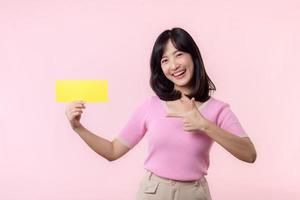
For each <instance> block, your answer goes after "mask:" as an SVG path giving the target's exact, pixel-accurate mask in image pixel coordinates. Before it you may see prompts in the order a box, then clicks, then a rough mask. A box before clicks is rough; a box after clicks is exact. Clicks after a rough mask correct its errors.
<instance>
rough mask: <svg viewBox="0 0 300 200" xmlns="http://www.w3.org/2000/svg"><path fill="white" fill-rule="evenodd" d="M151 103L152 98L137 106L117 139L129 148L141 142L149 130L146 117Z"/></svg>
mask: <svg viewBox="0 0 300 200" xmlns="http://www.w3.org/2000/svg"><path fill="white" fill-rule="evenodd" d="M149 103H150V100H145V101H144V102H142V103H141V104H140V105H138V106H137V107H136V108H135V110H134V111H133V112H132V114H131V116H130V118H129V119H128V121H127V123H126V124H125V125H124V127H123V128H122V129H121V131H120V132H119V134H118V136H117V139H118V140H119V141H120V142H121V143H122V144H124V145H125V146H127V147H128V148H133V147H134V146H135V145H136V144H137V143H139V141H140V140H141V139H142V138H143V136H144V135H145V133H146V131H147V126H146V117H147V111H148V109H149Z"/></svg>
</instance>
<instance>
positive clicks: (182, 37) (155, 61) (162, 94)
mask: <svg viewBox="0 0 300 200" xmlns="http://www.w3.org/2000/svg"><path fill="white" fill-rule="evenodd" d="M169 39H171V42H172V43H173V45H174V46H175V48H176V49H178V50H179V51H183V52H187V53H189V54H190V55H191V57H192V60H193V63H194V74H193V77H192V80H191V82H190V83H191V85H192V92H191V93H190V94H185V95H186V96H187V97H189V98H190V99H191V98H192V97H194V98H195V100H196V101H200V102H205V101H206V100H208V99H209V98H210V92H211V91H212V90H214V91H215V90H216V87H215V85H214V83H213V82H212V81H211V80H210V78H209V77H208V75H207V73H206V71H205V68H204V64H203V61H202V57H201V54H200V51H199V48H198V46H197V45H196V43H195V41H194V40H193V38H192V37H191V36H190V34H189V33H188V32H186V31H185V30H184V29H182V28H179V27H175V28H173V29H171V30H165V31H164V32H162V33H161V34H160V35H159V36H158V38H157V39H156V41H155V43H154V46H153V49H152V54H151V58H150V68H151V76H150V86H151V88H152V89H153V91H154V92H155V93H156V95H157V96H158V97H159V98H160V99H162V100H164V101H173V100H177V99H180V98H181V95H182V94H181V92H180V91H178V90H175V89H174V83H173V82H172V81H170V80H169V79H168V78H167V77H166V76H165V75H164V73H163V71H162V68H161V58H162V56H163V53H164V49H165V46H166V43H167V42H168V40H169Z"/></svg>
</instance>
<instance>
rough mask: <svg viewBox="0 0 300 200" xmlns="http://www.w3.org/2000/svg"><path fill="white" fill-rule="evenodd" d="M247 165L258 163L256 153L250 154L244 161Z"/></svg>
mask: <svg viewBox="0 0 300 200" xmlns="http://www.w3.org/2000/svg"><path fill="white" fill-rule="evenodd" d="M244 161H245V162H247V163H254V162H255V161H256V152H255V151H253V152H251V153H250V154H249V156H247V159H246V160H244Z"/></svg>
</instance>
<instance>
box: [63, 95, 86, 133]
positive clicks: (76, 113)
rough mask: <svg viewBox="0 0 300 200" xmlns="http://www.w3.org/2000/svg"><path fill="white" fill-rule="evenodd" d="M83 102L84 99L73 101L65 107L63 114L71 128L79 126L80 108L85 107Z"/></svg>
mask: <svg viewBox="0 0 300 200" xmlns="http://www.w3.org/2000/svg"><path fill="white" fill-rule="evenodd" d="M84 103H85V102H84V101H73V102H71V103H70V104H69V105H68V106H67V107H66V111H65V114H66V116H67V118H68V120H69V122H70V124H71V126H72V128H73V129H76V128H79V127H80V126H81V123H80V118H81V114H82V109H85V105H84Z"/></svg>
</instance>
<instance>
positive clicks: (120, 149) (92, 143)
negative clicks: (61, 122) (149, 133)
mask: <svg viewBox="0 0 300 200" xmlns="http://www.w3.org/2000/svg"><path fill="white" fill-rule="evenodd" d="M73 130H74V131H75V132H76V133H78V135H79V136H80V137H81V138H82V139H83V140H84V141H85V143H86V144H87V145H88V146H89V147H91V148H92V149H93V150H94V151H95V152H96V153H97V154H99V155H100V156H102V157H104V158H106V159H107V160H108V161H114V160H116V159H118V158H120V157H121V156H123V155H124V154H126V153H127V152H128V151H129V150H130V149H129V148H128V147H127V146H125V145H123V144H122V143H121V142H119V141H118V140H117V139H115V140H113V141H112V142H111V141H109V140H106V139H105V138H102V137H99V136H97V135H95V134H94V133H92V132H90V131H89V130H88V129H86V128H85V127H84V126H82V125H81V126H78V127H76V128H73Z"/></svg>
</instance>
